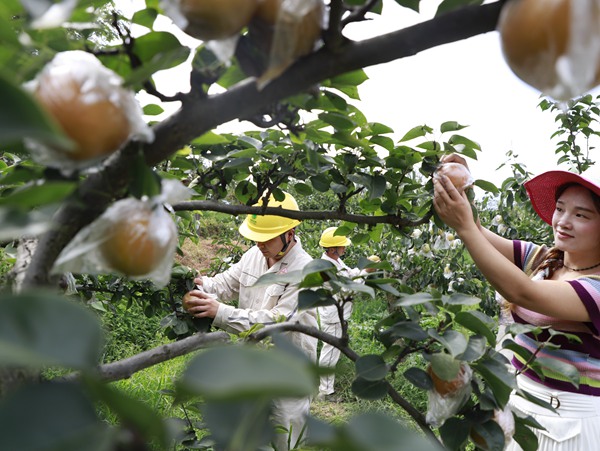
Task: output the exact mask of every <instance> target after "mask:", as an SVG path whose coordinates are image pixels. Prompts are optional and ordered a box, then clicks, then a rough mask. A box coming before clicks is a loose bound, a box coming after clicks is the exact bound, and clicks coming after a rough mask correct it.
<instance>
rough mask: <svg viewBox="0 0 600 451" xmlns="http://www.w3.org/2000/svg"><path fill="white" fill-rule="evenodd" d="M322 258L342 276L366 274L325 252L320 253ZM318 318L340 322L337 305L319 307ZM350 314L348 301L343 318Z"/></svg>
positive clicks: (329, 322)
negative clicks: (332, 265) (331, 264)
mask: <svg viewBox="0 0 600 451" xmlns="http://www.w3.org/2000/svg"><path fill="white" fill-rule="evenodd" d="M321 259H322V260H327V261H328V262H331V263H333V264H334V265H335V266H336V268H337V269H338V274H340V275H341V276H344V277H348V278H350V279H352V278H354V277H358V276H360V275H365V274H367V272H366V271H362V270H360V269H358V268H350V267H349V266H348V265H346V263H344V262H343V261H342V259H341V258H338V259H337V260H335V259H333V258H331V257H329V256H328V255H327V254H326V253H325V252H323V255H321ZM356 282H359V283H360V280H356ZM363 282H364V281H363ZM317 310H318V312H319V320H320V321H321V322H322V323H328V324H334V323H339V322H340V316H339V314H338V310H337V307H336V306H335V305H327V306H325V307H319V308H318V309H317ZM351 314H352V303H351V302H348V303H346V304H345V305H344V319H345V320H346V321H347V320H348V319H350V315H351Z"/></svg>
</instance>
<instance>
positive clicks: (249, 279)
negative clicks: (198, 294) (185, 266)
mask: <svg viewBox="0 0 600 451" xmlns="http://www.w3.org/2000/svg"><path fill="white" fill-rule="evenodd" d="M311 260H312V257H311V256H310V255H308V254H307V253H306V251H305V250H304V249H303V248H302V244H301V243H300V240H299V239H298V238H297V237H296V244H295V245H294V247H292V248H291V249H290V250H289V252H288V253H287V254H286V255H284V256H283V258H282V259H281V260H279V261H277V262H276V263H275V264H274V265H273V266H272V267H271V268H269V267H268V266H267V259H266V258H265V257H264V256H263V254H262V252H261V251H260V250H259V249H258V247H257V246H253V247H252V248H250V249H249V250H248V251H246V252H245V253H244V255H242V258H241V260H240V261H239V262H237V263H235V264H234V265H232V266H231V267H230V268H229V269H227V271H225V272H223V273H221V274H217V275H216V276H214V277H206V276H204V277H202V287H203V289H204V291H206V292H207V293H213V294H216V296H217V299H218V300H219V301H222V302H228V301H233V300H235V299H237V300H238V307H237V308H236V307H234V306H232V305H227V304H223V303H221V304H220V305H219V309H218V311H217V315H216V316H215V319H214V321H213V325H214V326H216V327H219V328H221V329H223V330H226V331H227V332H231V333H239V332H242V331H245V330H248V329H250V328H251V327H252V326H253V325H254V324H266V325H268V324H275V323H277V322H279V321H280V320H281V319H282V318H284V319H285V320H286V321H297V322H299V323H300V324H304V325H307V326H312V327H317V317H316V311H315V310H314V309H311V310H304V311H301V312H299V311H298V292H299V288H298V285H293V284H289V283H276V284H273V285H268V286H265V285H263V286H259V287H254V286H253V285H254V283H255V282H256V280H257V279H258V278H259V277H260V276H262V275H263V274H266V273H277V274H286V273H288V272H291V271H298V270H301V269H303V268H304V266H306V264H308V263H309V262H310V261H311ZM290 338H291V340H292V341H293V342H294V343H295V344H296V345H297V346H299V347H300V348H302V349H303V350H304V351H305V352H306V353H307V355H308V356H309V357H310V358H312V359H316V351H317V350H316V341H315V340H314V339H311V337H308V336H305V335H304V334H300V333H292V334H290Z"/></svg>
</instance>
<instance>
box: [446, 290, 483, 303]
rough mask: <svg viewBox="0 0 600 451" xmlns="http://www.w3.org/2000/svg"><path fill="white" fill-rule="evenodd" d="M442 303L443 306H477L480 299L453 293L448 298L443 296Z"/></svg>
mask: <svg viewBox="0 0 600 451" xmlns="http://www.w3.org/2000/svg"><path fill="white" fill-rule="evenodd" d="M442 302H443V304H444V305H477V304H479V303H480V302H481V299H479V298H476V297H474V296H467V295H465V294H462V293H453V294H452V295H451V296H449V297H446V296H444V297H443V298H442Z"/></svg>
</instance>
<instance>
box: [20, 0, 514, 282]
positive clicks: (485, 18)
mask: <svg viewBox="0 0 600 451" xmlns="http://www.w3.org/2000/svg"><path fill="white" fill-rule="evenodd" d="M502 4H503V1H499V2H496V3H492V4H487V5H483V6H469V7H465V8H461V9H459V10H456V11H453V12H451V13H448V14H444V15H442V16H439V17H437V18H435V19H432V20H429V21H426V22H423V23H420V24H417V25H414V26H412V27H407V28H405V29H402V30H399V31H395V32H392V33H388V34H385V35H382V36H378V37H375V38H372V39H367V40H364V41H361V42H346V43H345V44H344V45H343V46H341V47H340V48H339V49H335V52H334V51H329V50H327V49H326V48H323V49H321V50H320V51H318V52H316V53H314V54H311V55H309V56H307V57H306V58H302V59H301V60H299V61H298V62H297V63H296V64H294V65H293V66H292V67H291V68H290V69H289V70H288V71H286V72H285V73H284V74H283V75H282V76H281V77H279V78H278V79H276V80H273V81H272V82H271V83H269V84H268V85H267V86H266V87H265V88H264V89H263V90H259V89H258V88H257V86H256V83H255V80H254V79H247V80H245V81H243V82H241V83H239V84H238V85H236V86H234V87H232V88H230V89H229V90H228V91H226V92H224V93H222V94H217V95H214V96H208V97H205V98H204V97H203V96H201V95H199V94H198V93H196V92H194V91H192V92H190V94H188V95H187V97H186V99H185V100H184V101H183V105H182V107H181V109H180V110H179V111H178V112H177V113H175V114H174V115H172V116H171V117H169V118H168V119H166V120H165V121H163V122H161V123H160V124H157V125H156V126H155V127H154V132H155V140H154V142H152V143H150V144H147V145H143V146H142V145H141V144H139V143H136V142H133V143H130V144H129V145H128V146H127V147H126V148H125V149H123V151H121V152H117V153H116V154H115V155H113V156H112V157H110V158H109V159H108V160H106V162H105V163H104V165H103V166H102V167H101V168H100V170H99V172H96V173H94V174H91V175H90V176H89V177H88V178H87V179H86V180H84V181H83V182H82V183H81V184H80V186H79V188H78V189H77V191H76V192H75V194H74V195H73V196H72V198H71V200H70V201H68V202H65V204H64V205H63V206H62V207H61V209H60V210H59V211H58V212H57V214H56V216H55V218H54V225H55V226H54V228H53V229H52V230H51V231H49V232H47V233H46V234H45V235H43V236H42V237H41V238H40V241H39V243H38V248H37V251H36V254H35V255H34V257H33V259H32V262H31V265H30V267H29V269H28V271H27V274H26V276H25V279H24V281H23V284H24V287H25V288H26V287H31V286H36V285H45V284H47V283H48V282H49V278H48V274H49V271H50V269H51V268H52V265H53V264H54V261H55V260H56V258H57V257H58V255H59V254H60V251H61V250H62V249H63V248H64V247H65V245H66V244H67V243H68V242H69V241H70V240H71V239H72V238H73V237H74V236H75V234H76V233H77V232H78V231H79V230H80V229H81V228H82V227H84V226H85V225H87V224H89V223H90V222H92V221H93V220H94V219H96V218H97V217H98V216H99V215H100V214H101V213H102V212H103V211H104V210H105V209H106V208H107V207H108V206H109V205H110V204H111V203H112V202H113V201H114V200H115V199H116V198H118V197H119V196H122V195H123V193H124V190H125V188H126V187H127V184H128V182H129V180H130V179H131V177H132V174H131V173H130V168H131V167H133V159H132V156H133V155H135V153H136V152H137V151H138V149H139V148H140V147H141V148H142V150H143V152H144V154H145V156H146V162H147V163H148V164H149V165H150V166H154V165H156V164H158V163H160V162H161V161H162V160H164V159H166V158H168V157H169V156H170V155H171V154H173V153H174V152H176V151H177V150H178V149H180V148H182V147H183V146H184V145H186V144H187V143H189V142H190V141H191V140H193V139H194V138H196V137H198V136H200V135H202V134H204V133H206V132H208V131H210V130H212V129H214V128H215V127H217V126H218V125H220V124H223V123H226V122H229V121H231V120H234V119H237V118H240V117H251V116H253V115H254V114H256V113H258V112H260V111H262V109H263V108H264V107H265V106H267V105H270V104H273V103H275V102H278V101H280V100H281V99H284V98H286V97H289V96H291V95H293V94H296V93H298V92H301V91H304V90H307V89H309V88H310V87H312V86H313V85H315V84H317V83H318V82H320V81H321V80H324V79H327V78H331V77H334V76H336V75H341V74H344V73H346V72H349V71H352V70H357V69H360V68H363V67H368V66H373V65H376V64H382V63H386V62H389V61H393V60H396V59H400V58H405V57H408V56H413V55H416V54H417V53H419V52H421V51H423V50H427V49H430V48H433V47H436V46H439V45H443V44H448V43H451V42H455V41H458V40H462V39H466V38H469V37H472V36H476V35H479V34H482V33H487V32H490V31H494V30H495V29H496V23H497V21H498V16H499V13H500V10H501V7H502Z"/></svg>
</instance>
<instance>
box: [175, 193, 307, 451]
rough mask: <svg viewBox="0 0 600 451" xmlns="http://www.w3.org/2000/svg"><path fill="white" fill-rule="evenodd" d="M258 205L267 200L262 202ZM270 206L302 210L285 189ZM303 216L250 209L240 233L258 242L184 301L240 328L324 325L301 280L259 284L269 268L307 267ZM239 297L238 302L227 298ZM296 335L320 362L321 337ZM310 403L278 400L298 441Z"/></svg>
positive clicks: (282, 438) (283, 438)
mask: <svg viewBox="0 0 600 451" xmlns="http://www.w3.org/2000/svg"><path fill="white" fill-rule="evenodd" d="M257 205H262V203H261V204H257ZM268 206H269V207H281V208H283V209H286V210H299V208H298V204H297V203H296V200H295V199H294V198H293V197H292V196H291V195H290V194H288V193H285V199H284V200H283V201H277V200H275V198H274V197H273V196H271V198H270V200H269V202H268ZM298 224H300V221H298V220H295V219H291V218H285V217H283V216H274V215H248V216H247V217H246V219H245V220H244V222H243V223H242V225H241V226H240V228H239V232H240V234H242V236H244V237H245V238H247V239H249V240H252V241H254V242H255V243H256V245H255V246H253V247H251V248H250V249H249V250H248V251H246V252H245V253H244V254H243V255H242V258H241V259H240V261H239V262H238V263H235V264H234V265H232V266H231V267H230V268H229V269H227V270H226V271H225V272H223V273H221V274H217V275H216V276H214V277H206V276H202V277H197V278H196V279H195V280H194V282H195V283H196V285H197V289H196V290H192V291H190V292H189V293H187V294H186V295H185V296H184V298H183V307H184V308H185V309H186V310H187V311H188V312H189V313H190V314H192V315H193V316H195V317H197V318H214V320H213V325H214V326H215V327H219V328H221V329H224V330H225V331H227V332H231V333H239V332H243V331H246V330H248V329H250V328H251V327H252V326H253V325H255V324H274V323H277V322H280V321H281V318H282V317H284V318H285V319H286V320H287V321H293V322H298V323H300V324H303V325H307V326H312V327H318V325H317V318H316V312H315V310H304V311H298V292H299V288H298V286H297V285H294V284H289V283H274V284H272V285H262V286H258V287H254V286H253V285H254V283H255V282H256V280H257V279H258V278H259V277H260V276H262V275H263V274H266V273H276V274H285V273H287V272H291V271H297V270H301V269H303V268H304V266H305V265H306V264H308V263H309V262H310V261H311V260H312V258H311V256H310V255H309V254H308V253H306V251H305V250H304V249H303V248H302V245H301V243H300V240H299V239H298V237H297V236H296V233H295V227H296V226H297V225H298ZM236 299H237V300H238V307H234V306H232V305H228V304H225V302H229V301H233V300H236ZM289 338H290V339H291V341H292V342H293V343H294V344H296V346H298V347H299V348H300V349H302V350H303V351H304V352H305V354H306V355H307V356H308V357H309V358H310V359H311V361H314V362H316V357H317V340H316V339H315V338H313V337H309V336H308V335H304V334H301V333H297V332H292V333H290V334H289ZM309 409H310V398H309V397H307V398H293V399H291V398H280V399H276V400H275V401H274V407H273V424H274V425H277V426H283V427H284V428H285V429H287V431H288V434H289V436H290V438H291V440H290V443H291V444H292V445H294V444H296V443H297V441H298V439H299V438H300V434H301V432H302V429H303V428H304V425H305V418H306V415H308V413H309ZM288 434H284V433H277V434H276V437H275V441H274V444H275V446H276V448H275V449H276V450H277V451H282V450H287V449H288V445H287V442H288Z"/></svg>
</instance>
